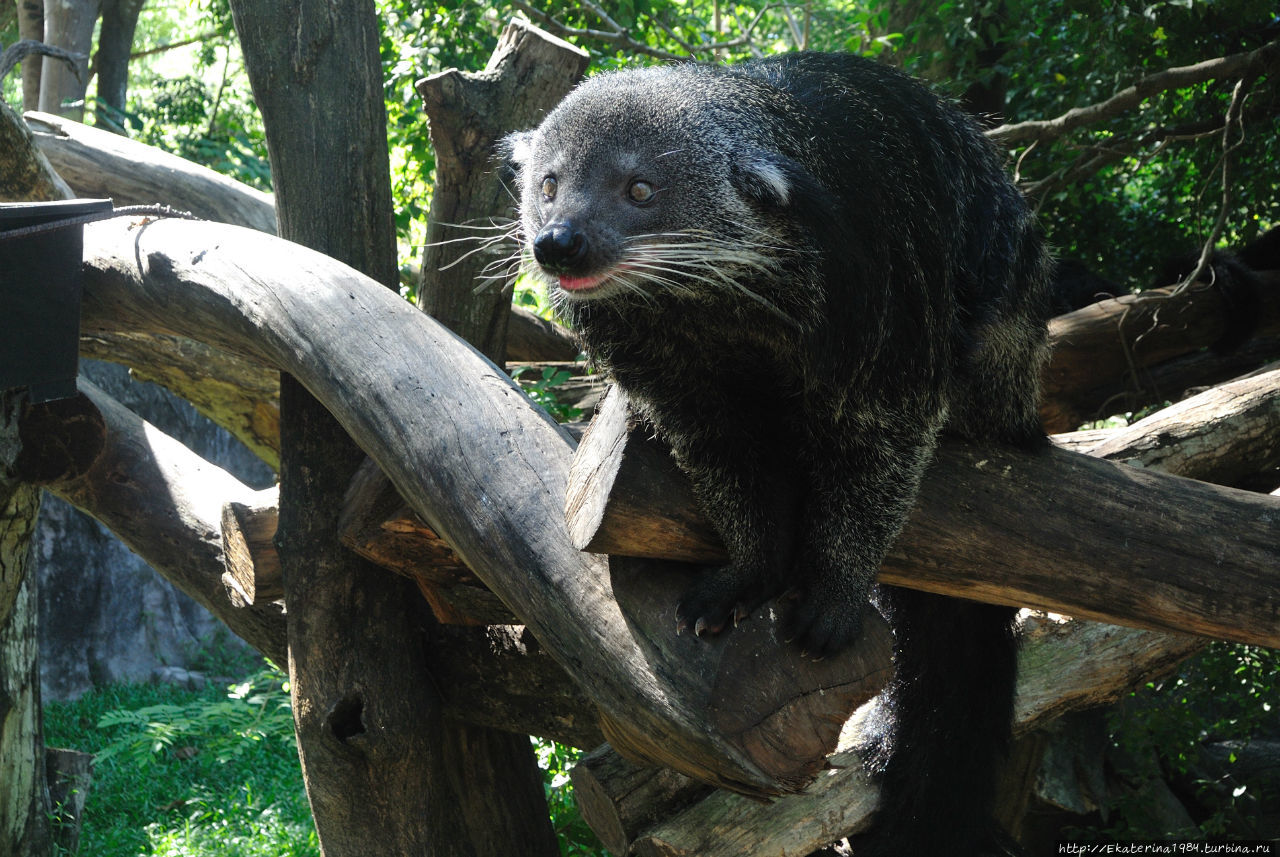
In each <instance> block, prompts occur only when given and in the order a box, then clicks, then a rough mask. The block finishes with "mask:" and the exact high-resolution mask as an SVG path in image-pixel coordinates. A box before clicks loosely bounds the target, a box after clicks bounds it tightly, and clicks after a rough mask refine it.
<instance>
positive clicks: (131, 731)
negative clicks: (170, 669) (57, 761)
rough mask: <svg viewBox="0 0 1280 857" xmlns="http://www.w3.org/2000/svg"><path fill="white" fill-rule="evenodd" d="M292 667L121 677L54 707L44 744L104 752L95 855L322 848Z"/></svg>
mask: <svg viewBox="0 0 1280 857" xmlns="http://www.w3.org/2000/svg"><path fill="white" fill-rule="evenodd" d="M282 682H283V676H281V675H280V673H279V672H278V671H275V670H274V669H273V668H272V669H267V670H264V671H262V672H259V673H257V674H255V675H254V676H251V677H250V678H248V679H246V680H245V681H244V682H241V683H239V684H236V685H234V686H232V687H231V688H230V689H220V688H217V687H214V686H210V687H208V688H206V689H205V690H202V691H190V690H185V689H179V688H175V687H172V686H168V685H136V686H134V685H113V686H107V687H101V688H97V689H95V690H93V691H90V692H89V693H88V694H86V695H85V696H83V697H81V698H80V699H79V700H77V701H75V702H71V703H48V704H46V705H45V707H44V732H45V741H46V743H47V744H48V745H49V746H60V747H73V748H76V749H79V750H83V751H87V752H92V753H95V756H96V762H95V765H94V775H93V782H92V784H91V786H90V792H89V799H88V803H87V805H86V807H85V813H84V825H83V829H82V832H81V851H80V853H82V854H92V855H95V857H133V855H143V854H146V855H183V857H206V855H207V857H215V855H216V857H225V856H226V855H229V857H295V855H296V857H315V855H318V854H319V844H318V841H317V839H316V834H315V829H314V826H313V825H312V822H311V815H310V809H309V807H308V806H307V801H306V795H305V793H304V791H303V788H302V776H301V771H300V770H299V767H298V756H297V750H296V748H295V746H294V744H293V739H292V722H291V718H290V717H289V714H288V708H287V705H288V696H287V695H286V694H285V693H284V692H283V687H282Z"/></svg>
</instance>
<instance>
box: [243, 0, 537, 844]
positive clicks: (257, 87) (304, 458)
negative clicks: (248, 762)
mask: <svg viewBox="0 0 1280 857" xmlns="http://www.w3.org/2000/svg"><path fill="white" fill-rule="evenodd" d="M232 12H233V15H234V17H235V23H236V30H237V32H238V33H239V35H240V39H241V43H242V46H243V48H244V52H245V61H246V66H247V68H248V71H249V77H250V82H251V84H252V86H253V90H254V95H255V98H256V100H257V103H258V105H259V107H260V109H261V110H262V115H263V121H264V125H265V127H266V133H267V148H268V152H269V154H270V159H271V165H272V182H273V184H274V188H275V193H276V218H277V222H278V224H279V232H280V235H281V236H283V237H285V238H288V239H290V240H293V241H296V242H298V243H300V244H302V245H304V246H307V247H311V248H313V249H316V250H319V251H321V252H323V253H326V254H327V255H329V256H332V257H333V258H335V259H338V260H340V261H343V262H346V263H347V264H349V265H351V266H353V267H354V268H356V269H358V270H361V271H363V272H364V273H365V274H367V275H368V276H370V277H371V278H373V279H374V280H375V281H377V282H380V283H382V284H383V285H385V286H387V287H389V288H395V287H396V284H397V279H398V270H397V265H396V258H395V233H394V228H393V221H392V206H391V197H390V171H389V165H388V153H387V141H386V132H385V126H386V116H385V111H384V108H383V92H382V67H381V63H380V61H379V55H378V39H379V33H378V20H377V16H376V12H375V10H374V8H373V4H372V3H371V2H368V0H341V2H337V3H329V4H322V3H318V2H314V0H300V2H299V3H297V4H295V5H294V6H292V7H290V8H289V9H288V11H287V12H286V11H285V10H284V9H283V8H281V7H277V6H264V5H263V4H259V3H253V2H241V0H236V2H233V3H232ZM280 400H281V469H280V478H281V515H280V525H279V534H278V542H279V545H280V554H281V561H282V567H283V571H284V588H285V597H286V599H287V601H288V604H289V612H288V627H289V666H290V676H291V680H292V686H293V695H294V702H295V704H294V712H295V722H296V725H297V730H298V739H299V749H300V753H301V756H302V762H303V773H304V778H305V780H306V783H307V793H308V796H309V798H310V800H311V806H312V811H313V815H314V817H315V821H316V827H317V830H318V831H319V833H320V837H321V842H322V847H323V849H324V853H325V854H326V855H328V857H340V855H364V854H368V853H369V852H370V850H371V849H372V850H377V851H378V852H380V853H387V854H420V853H426V854H434V855H446V854H458V855H473V854H474V855H488V854H493V855H498V854H512V853H528V854H531V855H539V854H547V855H550V854H554V853H556V851H557V849H556V844H555V839H554V835H553V834H552V831H551V827H550V821H549V819H548V818H547V813H546V804H545V802H544V800H543V796H542V784H541V776H540V774H539V771H538V768H537V765H536V761H535V759H534V756H533V752H532V748H531V747H530V745H529V741H528V738H527V737H523V736H512V735H509V734H506V733H494V732H489V731H487V730H484V729H477V728H474V727H467V726H459V725H455V724H451V723H446V722H445V721H444V719H443V714H442V705H441V700H440V698H439V695H438V694H437V693H436V691H435V689H434V687H433V684H432V682H431V681H430V680H429V678H428V676H429V673H430V658H429V657H428V653H427V651H426V648H425V646H424V645H423V644H422V640H423V638H422V634H423V630H424V624H426V623H427V622H428V617H427V616H426V615H425V614H426V609H427V608H426V604H425V602H424V601H423V600H422V599H421V598H420V597H418V596H417V594H416V590H415V588H414V586H413V584H412V583H411V582H410V581H408V580H404V579H402V578H398V577H396V576H393V575H387V574H385V573H383V572H381V571H380V570H377V569H376V567H374V566H372V565H370V564H369V563H367V562H366V561H365V560H363V559H361V558H359V557H357V556H355V555H354V554H351V553H349V552H347V551H346V550H344V549H343V548H342V547H341V545H340V544H339V542H338V539H337V517H338V514H339V512H340V509H341V501H342V497H343V495H344V493H345V491H346V487H347V483H348V482H349V481H350V479H351V477H352V476H353V475H354V473H355V471H356V468H357V467H358V466H359V464H360V462H361V461H362V460H363V458H364V455H363V453H362V452H361V451H360V449H359V448H358V447H357V446H356V445H355V444H354V443H353V442H352V441H351V439H350V437H349V436H348V435H347V433H346V432H345V431H344V430H343V428H342V427H341V426H340V425H339V424H338V423H337V422H336V421H335V420H334V419H333V418H332V417H331V416H330V415H329V412H328V411H327V410H326V409H325V408H324V406H323V405H321V404H320V403H318V402H317V401H315V400H314V399H313V398H312V397H311V396H310V395H309V394H308V393H307V392H306V390H305V389H304V388H303V387H302V386H301V385H300V384H298V383H296V382H295V381H293V380H292V379H291V378H287V377H282V379H281V391H280ZM415 641H416V642H415ZM460 747H465V748H466V751H467V752H466V753H464V754H461V755H460V754H459V748H460ZM497 783H503V784H504V786H505V788H504V789H503V792H504V794H505V795H506V796H507V799H506V800H505V801H500V800H496V799H495V798H496V796H497V794H498V790H497V788H496V784H497ZM504 803H505V806H503V804H504Z"/></svg>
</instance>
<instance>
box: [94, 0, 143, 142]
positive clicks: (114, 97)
mask: <svg viewBox="0 0 1280 857" xmlns="http://www.w3.org/2000/svg"><path fill="white" fill-rule="evenodd" d="M142 4H143V0H102V29H101V31H100V32H99V33H98V54H97V56H96V57H95V62H94V64H95V65H96V66H97V69H98V98H100V99H101V100H102V102H103V103H102V104H100V105H99V106H98V108H97V113H98V124H99V125H102V126H104V127H110V125H112V124H116V123H117V122H118V121H119V120H118V119H117V118H116V117H114V116H111V115H110V114H109V111H108V110H105V109H104V105H105V106H106V107H108V108H114V109H115V110H116V111H123V110H124V104H125V93H126V92H127V91H128V88H129V54H130V52H131V50H132V48H133V32H134V30H135V29H136V28H137V26H138V13H140V12H141V11H142Z"/></svg>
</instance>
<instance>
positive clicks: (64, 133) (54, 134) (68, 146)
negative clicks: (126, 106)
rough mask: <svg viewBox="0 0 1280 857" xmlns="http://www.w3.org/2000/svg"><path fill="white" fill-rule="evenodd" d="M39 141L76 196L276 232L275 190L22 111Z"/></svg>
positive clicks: (64, 120)
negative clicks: (156, 207) (164, 208)
mask: <svg viewBox="0 0 1280 857" xmlns="http://www.w3.org/2000/svg"><path fill="white" fill-rule="evenodd" d="M23 118H24V119H26V120H27V124H28V125H29V126H30V128H31V132H32V136H33V137H34V138H35V143H36V145H37V146H38V147H39V148H40V151H41V152H42V153H43V154H44V156H45V157H46V158H48V159H49V163H51V164H52V165H53V168H54V169H55V170H57V171H58V175H60V176H62V178H63V179H64V180H65V181H66V182H67V184H69V185H70V186H71V188H72V189H73V190H74V191H75V195H76V196H82V197H99V198H107V197H109V198H110V199H112V200H113V201H114V202H115V204H116V205H117V206H124V205H151V204H161V205H168V206H171V207H172V208H176V209H178V210H179V211H189V212H191V213H192V214H194V215H196V216H197V217H201V218H204V219H205V220H217V221H220V222H222V223H232V224H235V225H236V226H247V227H249V228H250V229H258V230H261V231H263V232H268V233H271V234H272V235H274V234H275V231H276V212H275V203H274V202H273V200H272V197H271V194H269V193H263V192H262V191H260V190H257V189H255V188H251V187H249V186H248V185H246V184H243V183H241V182H238V181H236V180H235V179H232V178H228V177H227V176H224V175H222V174H221V173H216V172H214V171H213V170H211V169H209V168H208V167H202V166H200V165H199V164H196V163H193V162H191V161H188V160H187V159H185V158H180V157H178V156H177V155H173V154H170V153H169V152H165V151H162V150H161V149H157V148H156V147H155V146H148V145H147V144H145V143H139V142H138V141H137V140H130V139H129V138H128V137H124V136H121V135H120V134H112V133H111V132H110V131H103V130H102V129H100V128H94V127H92V126H89V125H85V124H82V123H80V122H76V121H75V120H74V119H69V118H67V117H66V116H58V115H56V114H53V113H39V112H36V111H28V112H27V113H25V114H23Z"/></svg>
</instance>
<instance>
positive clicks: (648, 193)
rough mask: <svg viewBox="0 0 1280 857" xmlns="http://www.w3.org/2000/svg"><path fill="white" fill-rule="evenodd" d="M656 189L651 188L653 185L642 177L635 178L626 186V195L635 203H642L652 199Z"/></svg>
mask: <svg viewBox="0 0 1280 857" xmlns="http://www.w3.org/2000/svg"><path fill="white" fill-rule="evenodd" d="M656 193H657V191H656V190H654V189H653V185H651V184H649V183H648V182H647V181H644V180H642V179H636V180H635V181H633V182H632V183H631V186H630V187H628V188H627V196H629V197H630V198H631V201H632V202H634V203H636V204H637V205H644V204H645V203H646V202H649V201H651V200H652V199H653V197H654V194H656Z"/></svg>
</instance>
